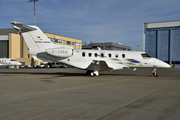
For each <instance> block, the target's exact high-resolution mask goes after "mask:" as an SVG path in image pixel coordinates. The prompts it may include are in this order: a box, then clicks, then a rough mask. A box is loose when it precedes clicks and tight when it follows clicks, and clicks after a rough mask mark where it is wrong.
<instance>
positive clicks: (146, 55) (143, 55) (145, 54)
mask: <svg viewBox="0 0 180 120" xmlns="http://www.w3.org/2000/svg"><path fill="white" fill-rule="evenodd" d="M141 56H142V57H143V58H144V57H145V58H151V56H150V55H148V54H147V53H143V54H141Z"/></svg>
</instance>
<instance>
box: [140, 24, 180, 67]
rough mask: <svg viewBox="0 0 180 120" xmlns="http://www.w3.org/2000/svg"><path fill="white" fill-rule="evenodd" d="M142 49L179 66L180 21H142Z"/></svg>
mask: <svg viewBox="0 0 180 120" xmlns="http://www.w3.org/2000/svg"><path fill="white" fill-rule="evenodd" d="M143 26H144V30H143V50H144V51H145V52H147V53H148V54H149V55H151V56H152V57H155V58H158V59H160V60H163V61H165V62H167V63H169V64H174V65H175V67H180V21H168V22H153V23H146V22H145V23H144V25H143Z"/></svg>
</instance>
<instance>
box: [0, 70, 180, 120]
mask: <svg viewBox="0 0 180 120" xmlns="http://www.w3.org/2000/svg"><path fill="white" fill-rule="evenodd" d="M85 72H86V71H83V70H79V69H75V68H58V69H0V120H180V69H158V70H157V72H158V75H159V77H151V68H150V69H137V71H135V72H133V70H132V69H125V70H119V71H113V72H108V73H100V76H97V77H89V76H86V75H85Z"/></svg>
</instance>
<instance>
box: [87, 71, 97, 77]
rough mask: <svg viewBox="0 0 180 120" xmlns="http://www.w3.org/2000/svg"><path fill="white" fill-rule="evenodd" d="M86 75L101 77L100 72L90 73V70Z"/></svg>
mask: <svg viewBox="0 0 180 120" xmlns="http://www.w3.org/2000/svg"><path fill="white" fill-rule="evenodd" d="M86 75H89V76H91V77H94V76H99V72H98V71H90V70H88V71H87V72H86Z"/></svg>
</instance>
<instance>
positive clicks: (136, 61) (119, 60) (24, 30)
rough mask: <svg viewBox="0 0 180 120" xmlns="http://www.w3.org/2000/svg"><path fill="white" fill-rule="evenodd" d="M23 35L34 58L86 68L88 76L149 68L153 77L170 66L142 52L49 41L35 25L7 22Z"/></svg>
mask: <svg viewBox="0 0 180 120" xmlns="http://www.w3.org/2000/svg"><path fill="white" fill-rule="evenodd" d="M11 24H12V25H13V26H14V28H15V29H16V30H18V31H19V32H20V33H21V34H22V36H23V37H24V39H25V41H26V43H27V45H28V48H29V52H30V54H32V55H33V56H34V58H36V57H37V58H38V59H41V60H46V61H56V62H61V63H65V64H68V65H70V66H73V67H76V68H79V69H84V70H87V72H86V74H88V75H90V76H95V75H97V76H98V75H99V71H110V70H119V69H123V68H138V67H151V68H154V71H153V76H157V73H156V68H169V67H170V65H169V64H167V63H165V62H163V61H161V60H158V59H156V58H152V57H150V56H149V55H148V54H147V53H145V52H137V51H113V50H83V49H82V50H79V49H73V48H72V47H66V46H60V45H55V44H53V43H52V42H51V41H50V39H48V38H47V36H46V35H45V34H44V33H43V32H42V31H41V30H40V28H38V27H37V26H27V25H23V24H21V23H17V22H11Z"/></svg>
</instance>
